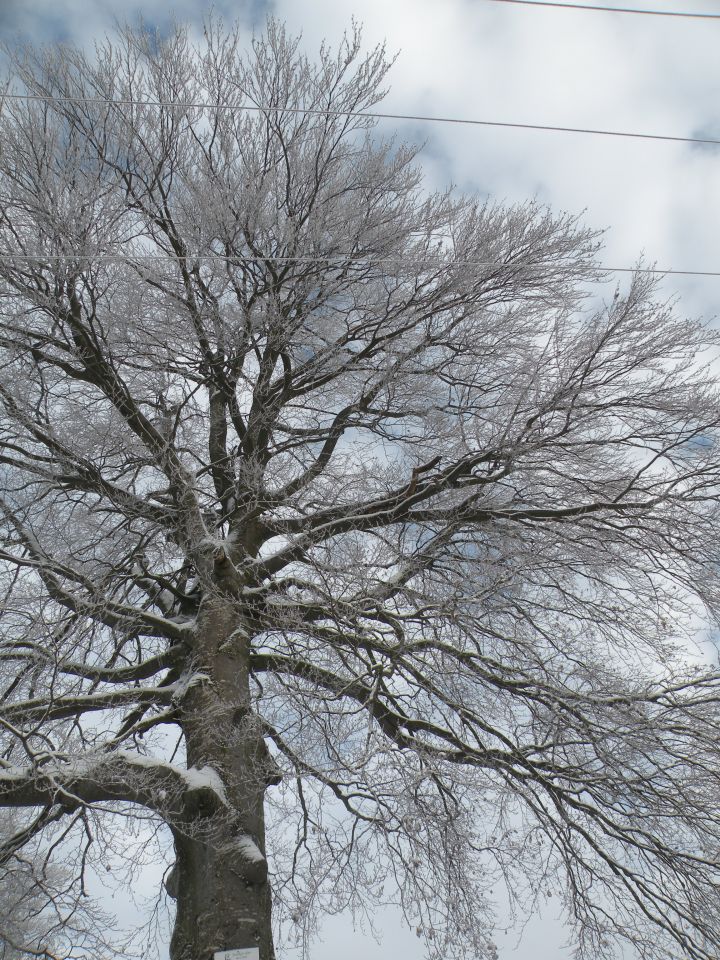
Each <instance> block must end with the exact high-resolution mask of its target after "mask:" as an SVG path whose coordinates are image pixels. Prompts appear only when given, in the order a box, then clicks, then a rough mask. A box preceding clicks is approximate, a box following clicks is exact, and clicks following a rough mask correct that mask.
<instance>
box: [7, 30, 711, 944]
mask: <svg viewBox="0 0 720 960" xmlns="http://www.w3.org/2000/svg"><path fill="white" fill-rule="evenodd" d="M12 56H13V65H12V80H11V84H10V86H9V87H8V89H7V92H6V95H5V96H4V97H3V100H2V104H1V110H0V144H1V146H0V363H1V364H2V381H1V383H0V443H1V444H2V449H1V450H0V477H1V478H2V484H1V486H2V497H1V498H0V518H1V519H0V536H1V537H2V545H1V546H0V578H1V581H2V604H3V614H2V621H1V626H0V681H1V682H2V703H1V705H0V749H1V752H0V805H4V806H7V807H16V808H18V812H17V813H16V815H15V828H14V830H12V831H9V832H8V833H7V834H6V836H5V837H4V845H3V847H2V862H3V863H4V867H3V868H2V869H4V870H5V871H11V870H13V869H16V868H17V865H18V863H20V862H21V861H20V859H19V858H21V857H22V855H23V854H22V851H23V849H25V848H26V846H27V845H28V844H29V845H30V848H31V849H32V850H36V851H37V850H39V851H41V853H42V855H41V856H40V855H39V854H38V856H39V857H40V859H39V860H38V861H37V863H39V864H40V866H37V864H36V871H39V873H38V876H40V875H41V879H42V883H41V884H39V886H38V888H37V889H38V891H40V892H41V893H42V895H43V897H45V898H46V900H47V901H49V902H50V903H51V906H52V905H53V901H54V909H55V910H56V911H58V916H61V915H62V916H65V917H66V919H68V918H71V917H72V916H74V910H75V907H74V906H72V905H73V904H74V903H75V904H76V903H79V902H80V901H81V899H82V894H83V893H84V888H83V883H84V876H85V874H86V872H87V871H88V870H89V865H90V864H96V865H97V864H102V863H103V862H104V861H103V858H104V857H107V856H110V852H111V851H112V849H113V844H114V845H115V848H116V849H120V850H122V848H123V845H124V844H126V842H127V836H128V834H127V832H123V831H127V830H128V829H129V827H128V826H127V824H130V825H132V824H133V823H137V822H140V823H141V824H143V825H144V824H150V825H156V826H157V825H164V826H165V827H167V828H168V829H169V831H170V835H171V836H172V839H173V843H174V855H175V864H174V866H173V868H172V870H171V871H170V872H169V873H168V875H167V876H166V880H165V889H166V890H167V892H168V894H169V895H170V896H171V897H172V898H174V899H175V901H176V910H177V916H176V921H175V931H174V934H173V939H172V945H171V956H172V960H211V958H212V955H213V952H215V951H220V950H229V949H233V948H240V947H252V946H257V947H258V948H259V952H260V960H271V958H272V957H273V956H274V955H275V954H274V948H273V938H272V934H271V928H270V914H271V904H270V897H271V892H270V891H271V890H272V900H273V913H274V916H275V920H276V922H277V924H278V925H279V927H280V928H282V930H283V931H284V934H283V936H284V935H287V934H288V931H289V935H290V936H295V935H297V937H298V938H300V939H302V938H304V937H307V936H309V935H310V934H311V933H312V931H313V929H314V927H315V925H316V922H317V918H318V916H320V915H322V914H323V913H326V912H331V911H337V910H341V909H343V908H345V907H348V906H349V907H352V908H353V909H354V910H356V911H359V912H360V913H362V911H364V910H370V909H371V908H372V905H373V904H374V903H377V902H381V903H382V902H388V901H390V902H398V903H400V904H401V905H402V908H403V909H404V911H405V914H406V916H407V917H408V919H409V920H411V921H412V923H413V925H414V926H416V927H417V930H418V933H419V935H420V936H421V937H422V938H423V939H424V941H425V944H426V947H427V951H428V954H429V956H431V957H437V958H440V957H442V958H449V957H459V958H460V957H461V958H468V957H473V958H479V960H480V958H488V960H489V958H492V957H495V956H497V947H496V945H495V943H494V940H493V915H492V913H493V904H494V901H495V896H496V895H495V893H494V891H495V889H496V887H497V885H498V884H502V883H503V882H504V883H506V884H507V885H508V888H509V890H510V893H511V896H512V897H513V898H514V905H515V908H516V910H517V912H518V913H519V914H521V915H525V914H526V913H527V912H529V911H530V910H532V909H533V906H534V905H536V904H537V903H538V902H540V901H541V900H542V899H543V898H544V897H545V896H546V895H548V894H554V895H555V896H558V897H560V898H561V899H562V901H563V903H564V904H565V907H566V911H567V917H568V920H569V922H570V923H571V924H572V925H573V928H574V933H575V936H576V940H577V943H578V946H579V950H580V953H579V956H580V957H586V958H593V960H601V958H604V957H611V956H614V955H616V954H615V953H614V951H615V950H616V947H617V944H618V943H622V942H628V941H629V942H630V943H632V944H634V947H635V949H636V951H637V953H638V954H639V955H640V956H642V957H647V958H652V960H658V958H661V957H666V958H670V957H677V956H679V955H682V956H683V957H684V958H686V960H712V958H714V957H716V956H717V955H718V951H719V949H720V907H719V905H720V900H719V899H718V883H719V880H720V873H719V866H718V864H719V863H720V820H718V817H717V798H718V783H719V780H718V777H719V774H720V757H719V755H718V733H719V729H718V720H719V710H718V706H719V702H720V701H719V697H720V676H719V675H718V672H717V669H716V667H715V665H714V663H713V664H709V663H708V658H707V657H704V656H703V655H702V653H701V651H699V650H698V649H697V648H696V647H694V646H693V644H694V643H695V642H696V641H697V639H698V638H700V637H703V636H705V635H706V633H707V631H708V630H712V629H714V627H715V625H716V624H717V619H718V614H719V612H720V605H719V602H718V601H719V599H720V594H719V592H718V588H719V586H720V580H719V578H718V543H720V515H719V510H718V506H719V502H720V461H719V458H718V451H717V436H718V433H717V427H718V422H719V421H720V391H719V390H718V380H717V374H716V367H714V366H713V364H714V362H715V360H714V358H715V356H716V350H717V347H718V335H717V334H716V332H715V331H714V330H712V329H710V328H709V327H708V326H707V325H704V324H702V323H700V322H696V321H691V320H686V319H683V318H682V317H680V316H678V315H677V312H676V310H674V309H673V307H672V305H668V304H665V303H663V302H660V301H658V300H657V299H656V297H655V291H654V282H653V280H652V278H651V277H650V276H649V275H648V274H647V273H643V272H642V271H639V272H638V273H636V274H635V275H634V276H633V277H632V280H631V281H630V282H629V284H628V288H627V289H626V290H623V291H620V290H618V291H617V292H616V294H615V296H614V298H610V299H608V300H607V302H605V301H603V300H602V296H601V293H598V292H597V290H596V288H595V287H594V283H595V281H597V280H598V279H601V278H602V277H603V276H604V275H603V274H602V272H601V271H600V269H599V267H598V263H597V260H596V256H597V251H598V237H597V236H596V235H594V234H593V233H592V232H590V231H588V230H586V229H584V228H583V227H582V225H581V224H580V223H579V222H578V220H577V219H576V218H574V217H572V216H569V215H567V214H553V213H552V212H551V211H548V210H546V209H544V208H543V207H541V206H539V205H538V204H536V203H528V204H524V205H519V206H503V205H497V204H494V203H492V202H491V201H489V200H485V199H479V198H477V197H472V196H469V197H468V196H463V195H461V194H460V193H458V192H457V191H454V190H448V191H446V192H441V193H432V192H430V191H429V190H427V189H426V188H425V187H424V185H423V181H422V177H421V171H420V168H419V166H418V151H417V149H416V148H415V147H413V146H409V145H407V144H405V143H402V142H400V141H398V140H395V139H383V138H382V137H381V136H379V134H378V131H377V129H376V124H375V121H374V119H373V117H372V115H371V114H372V111H373V109H374V108H375V107H376V105H377V104H378V103H379V101H380V100H381V98H382V96H383V95H384V84H385V82H386V75H387V70H388V66H389V64H388V60H387V58H386V56H385V52H384V50H383V49H382V48H378V49H375V50H372V51H370V52H369V53H367V54H365V53H363V52H362V48H361V43H360V36H359V32H358V31H357V30H355V31H351V32H350V34H349V35H348V36H347V37H346V38H345V40H344V41H343V42H342V44H340V46H339V47H338V48H337V49H336V50H332V49H330V48H329V47H323V48H322V49H321V51H320V54H319V57H318V58H317V60H315V61H311V60H309V59H307V58H306V56H305V55H304V54H303V53H302V52H301V49H300V47H299V41H298V40H297V39H293V38H291V37H289V36H288V35H287V34H286V32H285V30H284V29H283V27H282V26H281V25H279V24H277V23H275V22H272V21H271V22H270V23H269V25H268V28H267V32H266V33H265V34H264V35H263V36H261V37H258V38H257V39H256V40H255V41H254V42H253V44H252V46H251V48H250V49H248V50H244V49H243V47H242V44H241V42H240V39H239V34H238V33H236V32H235V33H234V32H232V31H226V30H225V29H224V28H223V27H222V25H221V24H219V23H218V22H214V23H213V22H210V23H209V24H208V26H207V28H206V31H205V34H204V37H203V38H202V39H201V40H199V41H197V42H195V41H193V40H192V38H191V36H190V34H189V33H188V31H187V30H185V29H183V28H177V29H176V30H175V31H174V32H172V33H171V34H170V35H169V36H166V37H158V36H156V35H154V34H152V33H150V32H148V31H146V30H143V29H126V30H121V31H119V32H118V34H117V35H116V36H114V37H113V38H112V39H110V40H107V41H106V42H105V43H104V44H101V45H99V46H98V47H97V49H96V51H95V55H94V57H90V56H88V55H86V54H85V53H83V52H81V51H78V50H75V49H72V48H68V47H60V48H55V49H47V50H32V49H26V50H24V51H21V52H19V53H18V52H17V51H15V52H13V54H12ZM123 823H125V824H126V826H124V827H123ZM118 831H120V832H119V833H118ZM266 834H267V836H266ZM70 848H74V849H75V850H76V852H77V855H76V858H75V859H74V861H73V863H74V866H75V868H76V869H75V883H76V886H75V887H74V888H72V889H74V890H75V891H76V895H77V898H78V899H77V900H72V898H70V899H68V896H67V892H68V890H69V889H71V888H70V887H68V886H67V884H68V879H67V877H66V875H65V874H62V879H61V880H57V882H55V883H53V877H52V875H51V874H49V873H48V872H47V869H46V866H44V865H45V864H46V863H47V858H50V859H52V855H53V853H56V854H57V852H58V851H61V852H62V851H67V850H68V849H70ZM62 855H63V856H64V855H65V854H62ZM23 862H25V861H23ZM28 862H29V861H28ZM159 894H162V891H159ZM43 902H45V900H43ZM64 905H65V906H64ZM68 905H69V906H68ZM66 908H67V909H66ZM63 909H66V914H65V915H63V914H62V911H63ZM60 925H62V924H60ZM87 942H88V943H89V944H90V943H91V944H92V945H91V946H88V947H87V948H85V947H84V946H83V945H82V943H80V942H79V941H77V940H76V941H75V944H74V951H71V952H70V953H69V954H68V955H71V956H73V957H78V958H80V957H88V958H89V957H90V956H94V957H97V956H99V955H100V956H105V955H106V954H107V955H109V953H110V950H111V947H112V944H110V943H106V944H105V946H102V947H100V946H98V941H97V940H88V941H87ZM42 948H43V947H42V943H41V942H38V950H41V949H42ZM98 951H104V952H100V953H98Z"/></svg>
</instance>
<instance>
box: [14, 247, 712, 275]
mask: <svg viewBox="0 0 720 960" xmlns="http://www.w3.org/2000/svg"><path fill="white" fill-rule="evenodd" d="M176 259H182V260H185V261H189V262H193V261H205V262H219V263H235V264H238V263H280V264H294V263H297V264H311V263H324V264H326V265H327V266H332V265H333V264H337V266H338V267H340V266H345V265H346V264H348V263H357V264H360V265H366V266H383V265H385V264H405V265H408V266H423V267H485V268H487V269H491V270H499V269H501V268H503V267H505V268H513V267H514V268H519V269H521V270H522V269H528V270H542V269H545V268H547V267H556V266H558V264H553V263H542V262H539V263H512V262H510V263H498V262H494V261H489V260H452V259H450V260H445V261H439V260H437V259H431V258H428V257H363V256H358V255H356V254H347V255H343V254H335V255H334V256H332V257H315V256H302V255H298V256H296V257H287V256H278V257H275V256H267V257H260V256H245V255H238V256H236V257H228V256H223V255H221V254H215V253H207V254H205V253H193V254H186V255H185V256H184V257H180V258H177V257H174V256H172V255H170V254H168V255H166V256H160V255H158V254H144V253H139V254H137V255H135V256H133V255H132V254H129V255H125V256H121V255H119V254H71V253H69V254H65V255H64V256H61V255H56V254H53V255H44V254H42V253H38V254H29V253H11V252H10V251H7V250H0V260H21V261H23V262H29V263H33V262H35V261H43V262H48V261H50V262H64V261H66V260H68V261H83V260H88V261H91V262H92V263H97V262H104V263H125V264H129V265H133V264H136V263H138V262H141V261H145V262H151V263H152V262H155V263H171V262H174V261H175V260H176ZM561 265H562V264H561ZM585 266H586V269H588V270H589V271H591V272H595V273H640V274H653V275H657V276H676V277H678V276H679V277H720V270H675V269H673V268H667V269H662V268H660V267H606V266H602V265H595V264H587V265H585Z"/></svg>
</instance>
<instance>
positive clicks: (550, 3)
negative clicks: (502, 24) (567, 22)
mask: <svg viewBox="0 0 720 960" xmlns="http://www.w3.org/2000/svg"><path fill="white" fill-rule="evenodd" d="M487 2H488V3H514V4H518V5H521V6H523V7H555V8H556V9H559V10H565V9H567V10H591V11H592V12H593V13H639V14H643V15H645V16H648V17H680V18H684V19H687V20H720V13H699V12H697V13H695V12H693V11H689V12H688V11H685V10H642V9H640V8H638V7H607V6H602V5H601V4H599V3H560V2H557V0H487Z"/></svg>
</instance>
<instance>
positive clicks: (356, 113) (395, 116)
mask: <svg viewBox="0 0 720 960" xmlns="http://www.w3.org/2000/svg"><path fill="white" fill-rule="evenodd" d="M3 99H5V100H38V101H42V102H46V103H84V104H98V105H103V106H118V107H175V108H182V109H186V110H189V109H196V110H237V111H240V110H244V111H247V112H251V113H289V114H309V115H313V116H322V117H358V118H360V119H372V120H412V121H416V122H422V123H452V124H458V125H462V124H465V125H468V126H475V127H505V128H509V129H514V130H546V131H551V132H553V133H583V134H591V135H593V136H598V137H630V138H632V139H635V140H662V141H666V142H671V143H697V144H706V145H711V146H720V139H718V138H717V137H680V136H674V135H672V134H664V133H633V132H632V131H628V130H603V129H599V128H592V127H565V126H554V125H550V124H543V123H515V122H510V121H504V120H474V119H472V118H469V117H468V118H465V117H442V116H424V115H422V114H411V113H380V112H377V111H374V110H316V109H314V108H311V107H270V106H258V105H256V104H240V103H206V102H204V101H177V102H171V101H168V100H106V99H103V98H102V97H52V96H49V95H48V96H45V95H42V94H29V93H4V94H0V108H1V107H2V100H3Z"/></svg>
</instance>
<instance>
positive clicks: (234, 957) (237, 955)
mask: <svg viewBox="0 0 720 960" xmlns="http://www.w3.org/2000/svg"><path fill="white" fill-rule="evenodd" d="M213 960H260V950H259V948H258V947H240V949H239V950H217V951H216V952H215V953H214V954H213Z"/></svg>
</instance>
